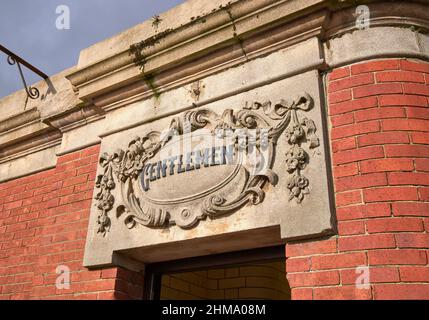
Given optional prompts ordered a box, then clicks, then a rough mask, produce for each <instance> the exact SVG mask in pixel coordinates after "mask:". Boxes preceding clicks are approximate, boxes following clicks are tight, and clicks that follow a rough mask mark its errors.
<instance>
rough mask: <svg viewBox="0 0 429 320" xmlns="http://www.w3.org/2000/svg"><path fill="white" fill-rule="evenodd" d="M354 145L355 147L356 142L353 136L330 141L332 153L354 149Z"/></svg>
mask: <svg viewBox="0 0 429 320" xmlns="http://www.w3.org/2000/svg"><path fill="white" fill-rule="evenodd" d="M356 147H357V144H356V138H355V137H350V138H344V139H340V140H335V141H332V152H334V153H336V152H338V151H344V150H350V149H356Z"/></svg>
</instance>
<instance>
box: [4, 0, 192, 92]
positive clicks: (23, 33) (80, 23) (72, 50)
mask: <svg viewBox="0 0 429 320" xmlns="http://www.w3.org/2000/svg"><path fill="white" fill-rule="evenodd" d="M182 2H184V0H160V1H157V0H1V2H0V44H2V45H3V46H5V47H7V48H8V49H9V50H11V51H13V52H15V53H16V54H18V55H20V56H21V57H22V58H24V59H26V60H27V61H29V62H30V63H31V64H33V65H34V66H36V67H38V68H39V69H40V70H42V71H43V72H45V73H46V74H48V75H53V74H55V73H58V72H59V71H61V70H64V69H66V68H69V67H71V66H73V65H75V64H77V61H78V57H79V52H80V50H82V49H84V48H86V47H89V46H90V45H92V44H94V43H96V42H99V41H101V40H104V39H106V38H109V37H111V36H113V35H115V34H117V33H119V32H121V31H123V30H125V29H128V28H130V27H132V26H134V25H136V24H139V23H141V22H143V21H145V20H147V19H149V18H151V17H152V16H154V15H156V14H159V13H162V12H164V11H167V10H168V9H170V8H172V7H175V6H176V5H178V4H180V3H182ZM59 5H66V6H68V7H69V8H70V30H58V29H57V28H56V24H55V22H56V20H57V17H58V14H57V13H56V12H55V11H56V8H57V6H59ZM6 59H7V56H6V55H4V54H3V53H2V52H0V97H4V96H6V95H8V94H10V93H12V92H14V91H17V90H20V89H22V88H23V85H22V83H21V79H20V77H19V74H18V70H17V68H16V66H10V65H9V64H8V63H7V61H6ZM24 72H25V75H26V79H27V83H29V84H30V83H33V82H36V81H39V80H40V78H39V77H38V76H37V75H33V74H32V73H31V72H30V71H27V70H25V71H24Z"/></svg>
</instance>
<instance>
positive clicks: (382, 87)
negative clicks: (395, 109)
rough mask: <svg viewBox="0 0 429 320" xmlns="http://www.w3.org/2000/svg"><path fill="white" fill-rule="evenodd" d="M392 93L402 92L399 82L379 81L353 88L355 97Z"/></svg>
mask: <svg viewBox="0 0 429 320" xmlns="http://www.w3.org/2000/svg"><path fill="white" fill-rule="evenodd" d="M392 93H402V85H401V84H399V83H379V84H373V85H368V86H361V87H358V88H354V89H353V97H354V98H355V99H357V98H364V97H370V96H376V95H385V94H392Z"/></svg>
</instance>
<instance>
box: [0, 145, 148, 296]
mask: <svg viewBox="0 0 429 320" xmlns="http://www.w3.org/2000/svg"><path fill="white" fill-rule="evenodd" d="M98 153H99V146H95V147H91V148H88V149H85V150H82V151H78V152H74V153H71V154H67V155H64V156H62V157H60V158H59V159H58V163H57V166H56V168H55V169H52V170H48V171H45V172H41V173H38V174H34V175H31V176H28V177H25V178H22V179H17V180H13V181H10V182H6V183H3V184H0V299H1V300H5V299H122V298H124V299H128V298H136V299H138V298H141V296H142V284H143V277H142V275H140V274H136V273H133V272H129V271H126V270H123V269H120V268H112V269H104V270H93V271H88V270H87V269H85V268H84V267H82V258H83V253H84V247H85V238H86V233H87V225H88V217H89V212H90V206H91V198H92V192H93V187H94V180H95V175H96V168H97V162H98ZM60 265H63V266H67V267H68V268H69V269H70V272H71V274H70V280H71V284H70V289H69V290H60V289H57V287H56V285H55V283H56V280H57V277H58V276H59V275H58V274H57V273H56V269H57V267H58V266H60Z"/></svg>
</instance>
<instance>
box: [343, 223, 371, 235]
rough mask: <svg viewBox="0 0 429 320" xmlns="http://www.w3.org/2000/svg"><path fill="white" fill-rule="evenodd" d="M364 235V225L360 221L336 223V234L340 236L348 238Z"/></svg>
mask: <svg viewBox="0 0 429 320" xmlns="http://www.w3.org/2000/svg"><path fill="white" fill-rule="evenodd" d="M364 233H365V224H364V223H363V222H361V221H347V222H344V221H343V222H338V234H339V235H340V236H350V235H355V234H364Z"/></svg>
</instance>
